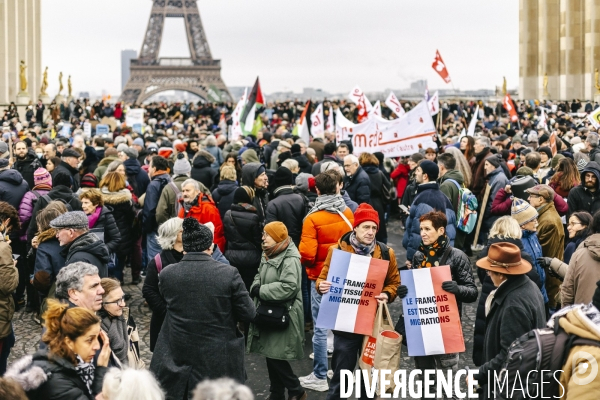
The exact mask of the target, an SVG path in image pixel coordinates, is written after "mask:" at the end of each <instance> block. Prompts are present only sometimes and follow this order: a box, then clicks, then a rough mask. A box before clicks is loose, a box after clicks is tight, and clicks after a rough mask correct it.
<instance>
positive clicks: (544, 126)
mask: <svg viewBox="0 0 600 400" xmlns="http://www.w3.org/2000/svg"><path fill="white" fill-rule="evenodd" d="M537 127H538V128H542V129H545V130H548V117H547V116H546V111H545V110H544V108H543V107H542V115H540V120H539V122H538V124H537Z"/></svg>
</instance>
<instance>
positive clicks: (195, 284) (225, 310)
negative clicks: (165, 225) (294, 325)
mask: <svg viewBox="0 0 600 400" xmlns="http://www.w3.org/2000/svg"><path fill="white" fill-rule="evenodd" d="M159 285H160V292H161V294H162V295H163V297H164V299H165V302H166V303H167V316H166V318H165V321H164V323H163V326H162V328H161V331H160V334H159V335H158V341H157V343H156V347H155V349H154V354H153V356H152V363H151V364H150V371H151V372H152V373H153V374H154V376H156V378H157V379H158V380H159V383H160V386H161V387H162V388H163V389H164V390H165V392H166V394H167V396H166V398H167V399H182V398H184V397H185V396H186V395H187V398H192V397H193V396H192V391H193V390H194V389H195V387H196V385H197V384H198V383H199V382H200V381H202V380H203V379H217V378H222V377H228V378H231V379H233V380H235V381H237V382H240V383H244V381H245V380H246V371H245V367H244V335H243V334H242V333H241V332H240V331H239V330H238V329H237V323H238V322H246V323H248V322H250V321H252V320H254V317H255V316H256V309H255V307H254V303H253V302H252V300H251V299H250V296H249V294H248V292H247V291H246V288H245V287H244V282H243V281H242V278H241V277H240V274H239V272H238V271H237V269H235V268H234V267H232V266H230V265H225V264H222V263H220V262H217V261H214V260H213V259H212V258H211V256H209V255H208V254H205V253H187V254H186V255H184V256H183V259H182V260H181V262H179V263H177V264H173V265H171V266H169V267H166V268H165V269H163V270H162V272H161V273H160V283H159ZM215 360H218V362H215ZM186 391H187V393H186Z"/></svg>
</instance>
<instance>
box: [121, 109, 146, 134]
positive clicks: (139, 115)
mask: <svg viewBox="0 0 600 400" xmlns="http://www.w3.org/2000/svg"><path fill="white" fill-rule="evenodd" d="M125 124H127V126H130V127H131V129H132V130H133V131H134V132H137V133H142V126H143V125H144V109H143V108H132V109H130V110H129V111H127V114H125Z"/></svg>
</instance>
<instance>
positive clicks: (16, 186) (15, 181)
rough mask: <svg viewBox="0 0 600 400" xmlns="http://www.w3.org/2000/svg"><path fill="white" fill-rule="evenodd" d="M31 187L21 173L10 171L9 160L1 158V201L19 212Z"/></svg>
mask: <svg viewBox="0 0 600 400" xmlns="http://www.w3.org/2000/svg"><path fill="white" fill-rule="evenodd" d="M28 190H29V185H28V184H27V182H26V181H25V180H24V179H23V177H22V176H21V174H20V173H19V171H16V170H14V169H9V167H8V159H6V158H0V201H5V202H7V203H8V204H10V205H11V206H13V207H14V208H16V209H17V210H18V209H19V205H21V200H22V199H23V196H25V193H27V191H28Z"/></svg>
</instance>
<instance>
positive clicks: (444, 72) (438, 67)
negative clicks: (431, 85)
mask: <svg viewBox="0 0 600 400" xmlns="http://www.w3.org/2000/svg"><path fill="white" fill-rule="evenodd" d="M431 66H432V67H433V69H434V70H435V72H437V73H438V74H439V75H440V76H441V77H442V79H443V80H444V82H446V83H450V74H449V73H448V69H447V68H446V64H444V60H442V56H441V55H440V52H439V51H438V50H436V51H435V59H434V60H433V64H431Z"/></svg>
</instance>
